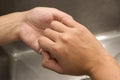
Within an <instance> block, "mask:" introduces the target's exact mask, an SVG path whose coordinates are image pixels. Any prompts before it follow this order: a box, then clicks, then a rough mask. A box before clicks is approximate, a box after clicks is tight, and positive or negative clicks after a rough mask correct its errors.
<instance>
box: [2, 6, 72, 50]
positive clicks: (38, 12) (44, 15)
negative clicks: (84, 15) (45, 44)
mask: <svg viewBox="0 0 120 80" xmlns="http://www.w3.org/2000/svg"><path fill="white" fill-rule="evenodd" d="M65 17H67V18H68V19H69V18H72V17H71V16H69V15H68V14H66V13H64V12H62V11H59V10H57V9H54V8H46V7H37V8H34V9H31V10H28V11H24V12H16V13H12V14H9V15H5V16H1V17H0V33H1V34H0V45H4V44H6V43H9V42H13V41H18V40H22V41H23V42H24V43H25V44H27V45H28V46H29V47H31V48H32V49H34V50H35V51H37V52H38V51H39V49H40V46H39V44H38V39H39V37H40V36H41V34H42V31H43V30H44V28H46V27H48V26H49V24H50V22H51V21H53V20H59V21H60V20H62V19H63V18H65Z"/></svg>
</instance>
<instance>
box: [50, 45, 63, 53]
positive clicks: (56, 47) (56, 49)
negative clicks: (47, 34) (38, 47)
mask: <svg viewBox="0 0 120 80" xmlns="http://www.w3.org/2000/svg"><path fill="white" fill-rule="evenodd" d="M52 49H53V50H54V51H55V52H56V53H60V51H61V50H62V47H61V46H60V45H57V46H54V45H52Z"/></svg>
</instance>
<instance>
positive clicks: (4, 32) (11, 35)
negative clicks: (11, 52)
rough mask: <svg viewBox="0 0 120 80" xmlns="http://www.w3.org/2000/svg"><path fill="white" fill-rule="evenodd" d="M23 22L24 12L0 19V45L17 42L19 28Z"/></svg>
mask: <svg viewBox="0 0 120 80" xmlns="http://www.w3.org/2000/svg"><path fill="white" fill-rule="evenodd" d="M24 20H25V12H15V13H11V14H8V15H5V16H1V17H0V32H1V34H0V45H3V44H6V43H9V42H13V41H17V40H19V32H20V30H19V27H20V25H21V24H22V23H23V22H24Z"/></svg>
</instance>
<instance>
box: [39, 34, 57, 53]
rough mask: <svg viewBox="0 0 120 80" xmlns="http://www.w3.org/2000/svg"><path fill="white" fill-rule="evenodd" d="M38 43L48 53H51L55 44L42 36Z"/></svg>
mask: <svg viewBox="0 0 120 80" xmlns="http://www.w3.org/2000/svg"><path fill="white" fill-rule="evenodd" d="M38 41H39V45H40V46H41V48H42V49H44V50H46V51H51V46H52V45H53V44H55V43H54V42H53V41H52V40H50V39H48V38H47V37H45V36H41V37H40V38H39V40H38Z"/></svg>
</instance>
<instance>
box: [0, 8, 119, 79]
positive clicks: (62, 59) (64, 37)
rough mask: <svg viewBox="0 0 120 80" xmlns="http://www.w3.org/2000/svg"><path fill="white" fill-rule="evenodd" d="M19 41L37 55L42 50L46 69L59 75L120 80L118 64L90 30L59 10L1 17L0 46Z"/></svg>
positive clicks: (36, 11) (35, 10) (19, 13)
mask: <svg viewBox="0 0 120 80" xmlns="http://www.w3.org/2000/svg"><path fill="white" fill-rule="evenodd" d="M18 40H22V41H23V42H24V43H25V44H27V45H28V46H29V47H31V48H32V49H33V50H35V51H36V52H39V50H40V49H41V48H40V47H42V49H43V52H42V57H43V59H42V64H43V66H44V67H46V68H48V69H51V70H53V71H56V72H58V73H61V74H69V75H83V74H87V75H89V76H91V78H92V79H93V80H120V77H119V76H120V71H119V67H118V64H117V63H116V62H115V60H114V59H113V58H112V57H111V56H110V55H109V54H108V53H107V52H106V51H105V49H104V48H103V47H102V46H101V44H100V43H99V42H98V41H97V40H96V38H95V37H94V36H93V35H92V34H91V33H90V32H89V30H87V29H86V28H85V27H84V26H83V25H81V24H79V23H78V22H76V21H74V20H73V19H72V17H71V16H69V15H68V14H66V13H64V12H61V11H59V10H57V9H53V8H45V7H38V8H34V9H31V10H28V11H25V12H16V13H12V14H8V15H5V16H0V45H4V44H7V43H10V42H14V41H18Z"/></svg>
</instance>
